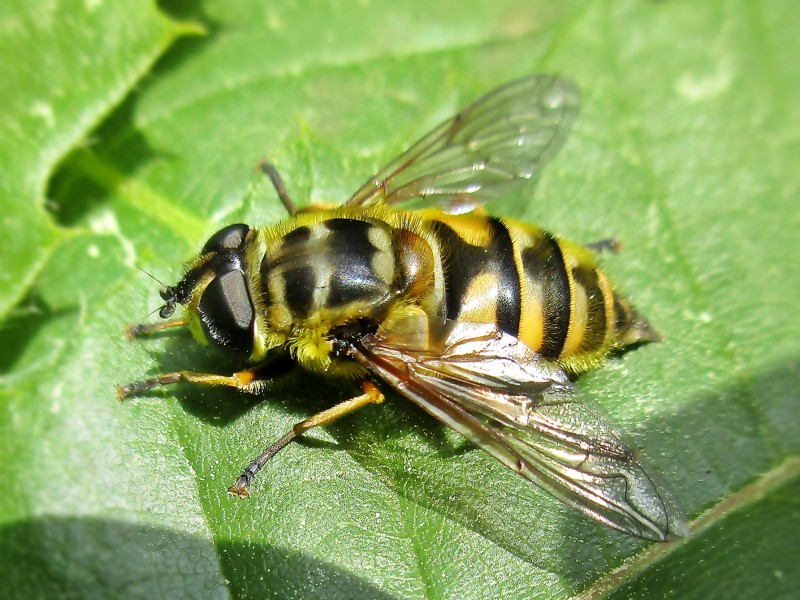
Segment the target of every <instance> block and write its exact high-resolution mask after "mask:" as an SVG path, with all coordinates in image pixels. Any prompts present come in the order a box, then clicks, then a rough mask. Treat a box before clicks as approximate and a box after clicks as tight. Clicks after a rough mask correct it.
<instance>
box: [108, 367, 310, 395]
mask: <svg viewBox="0 0 800 600" xmlns="http://www.w3.org/2000/svg"><path fill="white" fill-rule="evenodd" d="M294 366H295V363H294V361H291V360H289V359H288V357H287V359H286V360H282V359H281V358H278V359H277V360H273V361H272V362H269V363H264V364H259V365H256V366H254V367H251V368H250V369H246V370H244V371H237V372H235V373H233V374H232V375H216V374H213V373H197V372H195V371H175V372H173V373H164V374H162V375H157V376H156V377H151V378H150V379H142V380H139V381H134V382H133V383H128V384H126V385H118V386H117V397H119V399H120V400H125V399H126V398H127V397H128V396H136V395H138V394H141V393H142V392H146V391H147V390H152V389H154V388H157V387H161V386H162V385H170V384H173V383H179V382H181V381H185V382H188V383H198V384H201V385H224V386H226V387H232V388H236V389H237V390H239V391H241V392H247V393H250V394H258V393H259V392H261V391H262V390H263V389H264V387H265V385H266V382H267V381H270V380H273V379H277V378H278V377H282V376H284V375H286V374H288V373H289V372H290V371H291V370H292V368H293V367H294Z"/></svg>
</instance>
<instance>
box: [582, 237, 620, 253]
mask: <svg viewBox="0 0 800 600" xmlns="http://www.w3.org/2000/svg"><path fill="white" fill-rule="evenodd" d="M586 247H587V248H589V249H590V250H594V251H595V252H604V251H606V250H609V251H611V252H619V251H620V250H621V249H622V244H620V242H619V240H617V239H614V238H608V239H606V240H597V241H596V242H592V243H591V244H586Z"/></svg>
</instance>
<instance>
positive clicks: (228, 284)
mask: <svg viewBox="0 0 800 600" xmlns="http://www.w3.org/2000/svg"><path fill="white" fill-rule="evenodd" d="M197 308H198V311H199V313H200V321H201V322H202V324H203V329H204V330H205V333H206V336H207V337H208V339H210V340H211V341H213V342H214V343H215V344H217V345H218V346H222V347H223V348H225V349H226V350H229V351H231V352H234V353H236V354H241V355H244V356H249V355H250V353H251V352H252V350H253V321H254V320H255V310H254V309H253V303H252V302H251V301H250V292H249V290H248V289H247V283H246V282H245V279H244V274H243V273H242V272H241V271H228V272H227V273H223V274H222V275H219V276H217V277H215V278H214V279H213V280H212V281H211V283H209V284H208V286H207V287H206V289H205V290H204V291H203V295H202V296H201V298H200V303H199V305H198V307H197Z"/></svg>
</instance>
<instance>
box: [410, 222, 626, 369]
mask: <svg viewBox="0 0 800 600" xmlns="http://www.w3.org/2000/svg"><path fill="white" fill-rule="evenodd" d="M421 214H422V215H423V217H424V219H425V220H424V223H425V227H426V228H427V229H428V231H429V233H430V235H429V236H428V237H429V240H430V242H431V244H432V245H434V246H436V247H435V248H433V251H434V253H436V252H438V253H439V254H440V255H441V256H442V257H443V258H442V264H441V267H440V269H441V276H440V277H439V278H437V279H438V280H439V281H441V282H442V284H443V287H444V292H443V294H441V301H440V303H439V306H438V312H439V314H441V315H442V316H444V317H446V318H447V319H450V320H456V321H473V322H484V323H496V324H497V325H498V327H499V328H500V329H502V330H503V331H505V332H507V333H510V334H512V335H514V336H516V337H518V338H519V339H520V340H522V341H523V342H525V343H526V344H527V345H528V346H529V347H530V348H532V349H534V350H536V351H537V352H539V353H540V354H542V356H544V357H546V358H549V359H552V360H556V361H558V362H559V363H560V364H561V365H562V366H563V367H564V368H565V369H567V370H570V371H583V370H586V369H588V368H591V367H592V366H594V364H595V363H596V362H597V361H598V360H599V359H601V358H602V357H603V356H604V355H605V354H606V352H607V351H608V349H609V348H610V347H611V346H612V345H613V344H615V343H618V342H620V341H622V340H623V337H624V336H623V334H624V333H625V331H627V330H628V329H629V328H630V327H629V326H630V321H631V319H630V315H629V314H628V313H629V312H630V313H632V309H630V306H629V305H628V304H627V302H625V301H624V300H623V299H622V298H620V297H619V296H618V295H616V294H615V293H614V291H613V289H612V287H611V284H610V283H609V281H608V278H607V277H606V275H605V273H603V271H602V270H600V269H599V268H598V267H597V265H596V264H595V261H594V257H593V253H592V252H591V251H590V250H588V249H586V248H584V247H582V246H579V245H576V244H572V243H569V242H566V241H564V240H560V239H558V238H556V237H554V236H553V235H551V234H550V233H548V232H546V231H543V230H541V229H538V228H536V227H532V226H529V225H526V224H523V223H518V222H515V221H511V220H506V219H499V218H495V217H488V216H483V215H475V214H470V215H446V214H443V213H440V212H437V211H422V213H421ZM633 314H635V313H633ZM626 328H627V329H626ZM637 341H639V340H637ZM624 343H630V341H629V340H627V339H626V340H625V341H624Z"/></svg>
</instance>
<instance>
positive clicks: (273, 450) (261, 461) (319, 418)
mask: <svg viewBox="0 0 800 600" xmlns="http://www.w3.org/2000/svg"><path fill="white" fill-rule="evenodd" d="M361 389H362V390H363V392H364V393H363V394H361V395H360V396H356V397H355V398H351V399H350V400H345V401H344V402H342V403H340V404H337V405H336V406H334V407H332V408H329V409H327V410H323V411H322V412H320V413H317V414H316V415H313V416H311V417H309V418H308V419H305V420H304V421H300V422H299V423H297V425H295V426H294V427H292V429H291V430H290V431H289V432H288V433H287V434H286V435H284V436H283V437H282V438H281V439H279V440H278V441H277V442H275V443H274V444H272V445H271V446H270V447H269V448H267V449H266V450H264V452H262V453H261V454H259V455H258V456H257V457H256V459H255V460H254V461H253V462H252V463H251V464H250V465H249V466H248V467H247V468H246V469H245V470H244V471H243V472H242V474H241V475H240V476H239V479H237V480H236V483H234V484H233V485H232V486H231V487H229V488H228V491H229V492H230V493H231V494H233V495H234V496H239V497H240V498H247V497H249V496H250V484H251V483H252V482H253V479H254V478H255V476H256V474H257V473H258V472H259V471H260V470H261V468H262V467H263V466H264V465H265V464H267V462H268V461H269V460H270V459H271V458H272V457H273V456H275V455H276V454H277V453H278V452H280V451H281V450H283V449H284V448H285V447H286V446H288V445H289V444H290V443H291V442H292V441H293V440H295V439H296V438H297V436H299V435H301V434H302V433H304V432H306V431H308V430H309V429H313V428H314V427H319V426H321V425H329V424H330V423H333V422H334V421H336V420H337V419H340V418H341V417H343V416H345V415H347V414H350V413H351V412H354V411H356V410H358V409H359V408H363V407H364V406H366V405H367V404H380V403H381V402H383V400H384V396H383V394H382V393H381V391H380V390H379V389H378V388H377V387H375V384H373V383H371V382H369V381H365V382H364V383H363V384H362V386H361Z"/></svg>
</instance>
